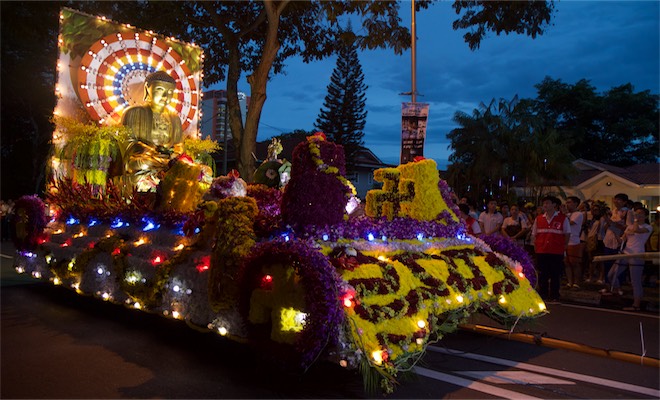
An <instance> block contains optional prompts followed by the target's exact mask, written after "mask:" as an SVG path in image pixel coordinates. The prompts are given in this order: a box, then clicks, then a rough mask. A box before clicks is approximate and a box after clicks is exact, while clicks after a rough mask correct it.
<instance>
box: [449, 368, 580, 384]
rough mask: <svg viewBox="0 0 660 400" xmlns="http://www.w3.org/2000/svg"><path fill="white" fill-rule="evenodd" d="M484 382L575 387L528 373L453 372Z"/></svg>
mask: <svg viewBox="0 0 660 400" xmlns="http://www.w3.org/2000/svg"><path fill="white" fill-rule="evenodd" d="M452 373H456V374H459V375H464V376H467V377H469V378H472V379H478V380H480V381H482V382H488V383H495V384H513V385H523V386H524V385H575V382H573V381H569V380H566V379H559V378H553V377H551V376H548V375H541V374H535V373H534V372H528V371H452Z"/></svg>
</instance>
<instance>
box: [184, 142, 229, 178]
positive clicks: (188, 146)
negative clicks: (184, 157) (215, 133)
mask: <svg viewBox="0 0 660 400" xmlns="http://www.w3.org/2000/svg"><path fill="white" fill-rule="evenodd" d="M183 148H184V150H185V152H186V153H188V154H189V155H190V156H191V157H192V158H193V159H194V160H195V162H198V163H201V164H204V165H208V166H209V167H211V170H212V171H213V175H214V176H215V173H216V166H215V160H214V159H213V157H212V156H211V154H212V153H215V152H216V151H218V150H220V149H221V148H222V146H220V143H218V142H216V141H215V140H211V139H208V138H207V139H195V138H190V137H187V138H185V139H184V141H183Z"/></svg>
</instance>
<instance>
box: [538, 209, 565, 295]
mask: <svg viewBox="0 0 660 400" xmlns="http://www.w3.org/2000/svg"><path fill="white" fill-rule="evenodd" d="M560 205H561V201H559V199H558V198H556V197H554V196H546V197H544V198H543V199H542V200H541V206H542V207H543V210H544V212H543V214H541V215H538V216H537V217H536V220H535V221H534V225H533V226H532V236H533V237H534V247H535V251H536V260H537V264H538V265H537V267H538V269H539V283H538V285H539V294H540V295H541V297H542V298H543V299H546V300H547V301H548V303H556V302H558V301H559V287H560V285H561V282H560V279H561V272H562V269H563V267H564V255H565V254H566V246H567V245H568V239H569V237H570V235H571V227H570V224H569V222H568V218H567V217H566V215H564V214H562V213H560V212H559V207H560Z"/></svg>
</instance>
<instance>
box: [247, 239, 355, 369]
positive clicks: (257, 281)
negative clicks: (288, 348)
mask: <svg viewBox="0 0 660 400" xmlns="http://www.w3.org/2000/svg"><path fill="white" fill-rule="evenodd" d="M277 263H280V264H282V265H286V266H291V267H293V268H294V270H295V272H296V274H297V275H298V276H299V277H300V284H301V285H302V286H303V288H304V293H305V295H304V299H305V307H304V311H305V313H306V314H307V318H306V322H305V325H304V329H303V330H302V332H300V333H299V337H298V339H297V341H296V343H295V348H296V350H297V351H298V354H300V362H301V365H302V367H303V368H308V367H309V366H310V365H311V364H312V363H313V362H314V361H315V360H316V359H317V358H318V357H319V355H320V354H321V352H322V351H323V350H324V349H325V348H326V346H333V345H335V344H336V343H337V338H338V334H339V327H341V325H342V323H343V319H344V313H343V310H342V307H341V304H340V300H339V299H340V297H341V295H342V294H341V293H338V291H337V288H339V287H340V283H339V280H338V277H337V275H336V273H335V271H334V268H333V267H332V265H331V264H330V261H329V260H328V258H327V257H325V256H324V255H323V254H321V253H320V252H319V251H318V249H317V248H316V247H315V246H314V245H313V244H312V243H308V242H303V241H299V240H289V241H280V240H276V241H270V242H264V243H260V244H257V245H256V246H255V247H254V248H253V250H252V252H251V255H250V256H249V257H248V258H247V259H246V260H245V263H244V267H243V274H242V277H241V279H240V286H241V290H240V298H241V300H240V311H241V313H242V315H243V316H244V317H245V319H246V320H247V318H248V315H249V309H250V300H251V296H252V291H253V290H254V289H255V288H258V287H260V286H261V283H262V279H263V273H262V272H261V271H262V267H263V266H264V265H273V264H277Z"/></svg>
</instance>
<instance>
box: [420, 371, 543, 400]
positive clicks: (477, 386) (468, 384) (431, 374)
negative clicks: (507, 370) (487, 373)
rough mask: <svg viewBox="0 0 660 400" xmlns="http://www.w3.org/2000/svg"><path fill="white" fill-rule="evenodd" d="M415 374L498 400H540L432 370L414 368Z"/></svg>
mask: <svg viewBox="0 0 660 400" xmlns="http://www.w3.org/2000/svg"><path fill="white" fill-rule="evenodd" d="M413 370H414V371H415V373H416V374H418V375H422V376H425V377H427V378H431V379H435V380H437V381H443V382H448V383H451V384H452V385H456V386H462V387H464V388H468V389H470V390H475V391H477V392H481V393H487V394H489V395H491V396H495V397H497V398H500V399H512V400H514V399H515V400H517V399H530V400H531V399H540V398H539V397H534V396H529V395H526V394H524V393H519V392H514V391H512V390H506V389H502V388H499V387H497V386H492V385H486V384H485V383H481V382H475V381H472V380H469V379H465V378H461V377H458V376H455V375H449V374H444V373H442V372H438V371H434V370H432V369H427V368H423V367H415V368H414V369H413Z"/></svg>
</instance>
